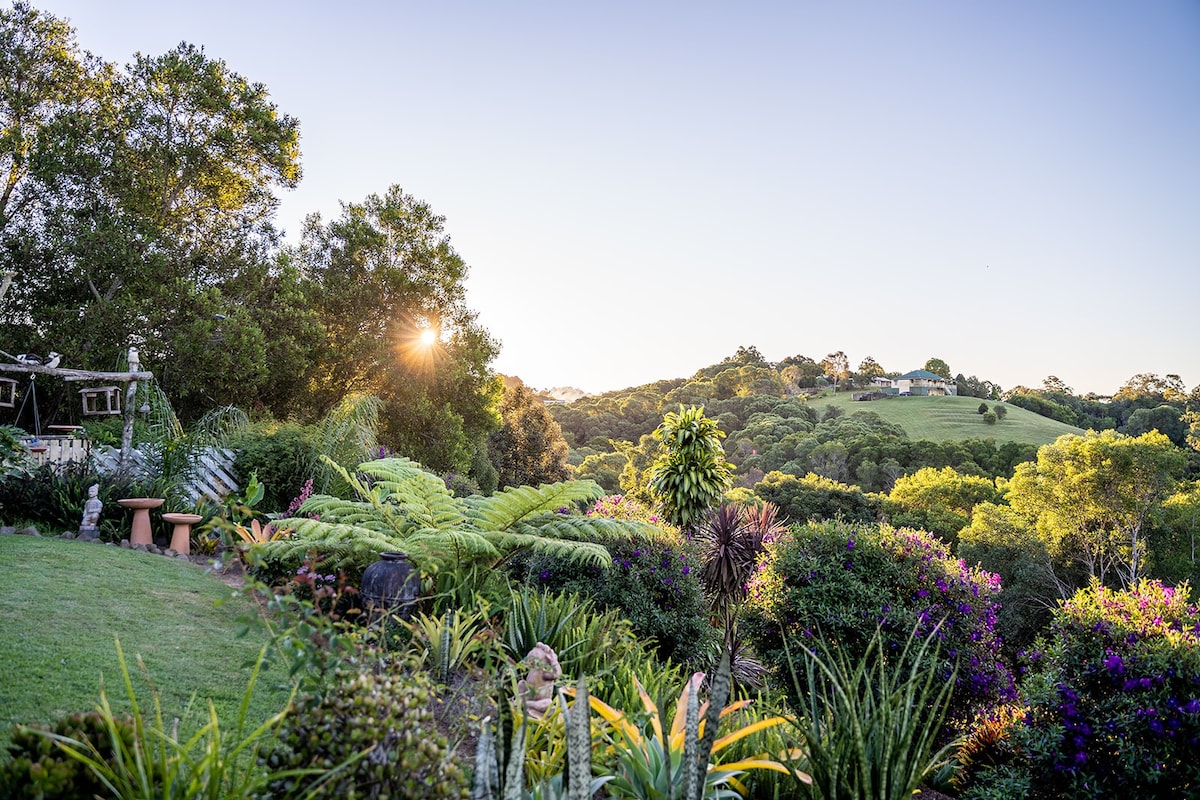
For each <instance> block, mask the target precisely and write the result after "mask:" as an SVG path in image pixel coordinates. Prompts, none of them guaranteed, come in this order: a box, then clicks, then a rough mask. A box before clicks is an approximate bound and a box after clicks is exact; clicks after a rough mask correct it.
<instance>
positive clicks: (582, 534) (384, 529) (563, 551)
mask: <svg viewBox="0 0 1200 800" xmlns="http://www.w3.org/2000/svg"><path fill="white" fill-rule="evenodd" d="M331 468H332V470H333V471H334V472H335V473H336V474H337V475H338V477H339V478H340V479H341V480H342V482H344V483H345V485H346V486H348V487H349V488H350V489H351V490H352V491H353V492H354V494H355V495H356V496H357V497H356V498H355V499H343V498H339V497H332V496H329V495H314V496H313V497H310V498H309V499H308V500H307V501H305V503H304V505H302V506H301V508H300V513H301V514H303V515H306V516H304V517H296V518H292V519H285V520H280V521H278V522H276V523H275V524H276V525H277V526H280V527H286V528H288V529H289V530H290V531H291V534H290V536H288V537H286V538H283V539H279V540H276V541H272V542H262V543H260V544H257V545H255V548H254V549H255V552H256V554H257V555H259V556H261V557H263V558H266V559H268V560H279V559H283V560H286V561H295V562H296V563H297V564H299V561H300V560H301V559H302V558H303V557H304V556H305V554H307V553H308V552H309V551H311V550H316V551H318V552H319V553H321V554H323V555H325V556H326V563H327V564H328V565H329V566H330V567H331V568H335V569H336V568H340V567H346V566H350V565H355V566H359V567H363V566H366V565H367V564H368V563H370V562H371V561H373V560H374V559H375V558H376V556H377V554H379V553H382V552H389V551H393V552H402V553H405V554H407V555H408V556H409V557H410V558H411V559H412V560H413V561H414V563H416V565H417V567H418V569H420V570H421V571H422V572H423V573H425V574H431V573H433V572H440V571H443V570H454V571H456V572H458V573H459V574H460V575H472V576H476V577H477V578H478V576H481V575H486V574H487V573H488V572H489V571H490V570H492V569H494V568H495V567H497V566H499V565H500V564H501V563H503V562H504V561H506V560H507V559H509V558H511V557H512V556H513V555H514V554H516V553H518V552H521V551H529V552H533V553H543V554H552V555H556V556H559V557H565V558H569V559H572V560H574V561H576V562H578V563H584V564H594V565H596V566H598V567H607V566H609V565H610V563H611V560H612V559H611V556H610V555H609V553H608V551H607V550H606V549H605V547H604V542H609V541H615V540H618V539H623V540H626V541H627V540H628V539H630V538H631V537H638V538H643V539H655V538H661V537H664V536H666V535H667V534H666V533H665V532H664V531H662V530H660V529H658V528H656V527H654V526H652V525H648V524H646V523H642V522H632V521H626V520H615V519H608V518H603V517H584V516H580V515H578V514H576V513H572V512H573V509H574V508H575V507H576V505H577V504H578V503H580V502H584V501H589V500H594V499H596V498H597V497H600V496H601V495H602V494H603V490H602V489H601V488H600V487H599V486H598V485H597V484H596V483H594V482H592V481H565V482H563V483H554V484H543V485H541V486H537V487H532V486H520V487H513V488H510V489H506V490H505V491H503V492H500V493H498V494H496V495H493V496H491V497H470V498H457V497H454V496H453V495H452V494H451V493H450V492H449V491H448V490H447V489H446V486H445V484H444V483H443V482H442V480H441V478H439V477H437V476H436V475H432V474H431V473H428V472H426V471H425V470H424V469H422V467H421V466H420V465H419V464H417V463H416V462H414V461H410V460H408V459H406V458H384V459H378V460H375V461H369V462H366V463H363V464H360V465H359V467H358V471H357V473H356V474H351V473H349V472H348V471H347V470H345V469H344V468H342V467H340V466H338V465H336V464H331ZM563 510H567V513H559V512H561V511H563Z"/></svg>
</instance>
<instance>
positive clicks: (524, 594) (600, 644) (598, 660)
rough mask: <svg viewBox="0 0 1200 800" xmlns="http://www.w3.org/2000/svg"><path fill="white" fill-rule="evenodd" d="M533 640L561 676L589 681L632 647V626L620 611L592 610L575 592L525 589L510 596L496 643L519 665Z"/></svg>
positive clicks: (593, 608)
mask: <svg viewBox="0 0 1200 800" xmlns="http://www.w3.org/2000/svg"><path fill="white" fill-rule="evenodd" d="M538 642H542V643H543V644H546V645H548V646H549V647H550V649H551V650H553V651H554V653H555V655H557V656H558V663H559V665H560V666H561V667H562V670H563V674H564V675H567V676H573V677H580V676H584V675H587V676H589V677H591V678H593V679H595V676H597V675H599V674H602V673H606V672H608V671H610V670H611V668H612V665H613V664H614V663H616V662H618V661H620V660H622V659H624V658H625V657H626V656H627V655H630V654H631V653H633V652H634V651H635V650H636V649H637V646H636V637H635V635H634V632H633V627H632V626H631V625H630V623H629V621H628V620H626V619H624V618H623V617H622V616H621V615H620V613H619V612H617V611H614V610H608V611H600V610H597V609H596V607H595V605H594V604H593V602H592V601H591V600H590V599H588V598H584V597H580V596H579V595H577V594H566V593H558V592H555V593H552V592H550V591H546V590H543V591H541V592H538V591H536V590H534V589H533V588H532V587H530V586H524V587H522V588H521V590H520V591H518V592H513V593H512V605H511V607H510V608H509V609H508V612H507V613H506V614H505V615H504V635H503V638H502V639H501V644H502V646H503V647H504V650H505V652H506V653H507V654H508V656H509V658H511V659H512V660H514V661H520V660H522V659H524V658H525V657H526V656H527V655H528V654H529V651H530V650H532V649H533V647H534V645H536V644H537V643H538Z"/></svg>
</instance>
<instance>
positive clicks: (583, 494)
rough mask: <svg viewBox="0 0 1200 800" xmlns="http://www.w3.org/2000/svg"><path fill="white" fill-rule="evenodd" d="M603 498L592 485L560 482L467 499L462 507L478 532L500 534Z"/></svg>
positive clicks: (595, 485)
mask: <svg viewBox="0 0 1200 800" xmlns="http://www.w3.org/2000/svg"><path fill="white" fill-rule="evenodd" d="M603 496H604V490H603V489H601V488H600V485H599V484H597V483H596V482H595V481H591V480H584V481H561V482H559V483H543V484H542V485H541V486H538V487H536V488H535V487H533V486H512V487H509V488H507V489H505V490H504V491H502V492H497V493H496V494H494V495H492V496H491V497H468V498H466V499H465V500H463V503H464V505H466V506H467V508H468V511H467V514H468V516H469V517H470V518H471V520H472V521H473V522H474V523H475V524H476V526H478V527H479V528H480V529H481V530H491V531H500V530H505V529H506V528H511V527H512V526H513V525H516V524H517V523H519V522H521V521H523V520H526V519H528V518H530V517H535V516H538V515H539V514H546V513H551V512H554V511H557V510H558V509H560V508H570V507H571V506H573V505H575V504H576V503H578V502H581V501H589V500H596V499H598V498H600V497H603Z"/></svg>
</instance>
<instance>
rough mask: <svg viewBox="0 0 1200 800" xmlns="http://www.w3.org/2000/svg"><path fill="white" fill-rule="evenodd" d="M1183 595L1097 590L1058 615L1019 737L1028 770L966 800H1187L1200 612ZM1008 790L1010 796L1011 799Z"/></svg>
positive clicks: (1038, 659)
mask: <svg viewBox="0 0 1200 800" xmlns="http://www.w3.org/2000/svg"><path fill="white" fill-rule="evenodd" d="M1188 595H1189V588H1188V586H1187V584H1183V585H1181V586H1180V587H1179V588H1178V589H1172V588H1171V587H1168V586H1164V585H1163V584H1162V583H1160V582H1158V581H1147V580H1143V581H1141V582H1140V583H1139V584H1138V585H1137V586H1136V587H1135V588H1133V589H1131V590H1129V591H1116V590H1112V589H1107V588H1105V587H1103V586H1099V585H1095V584H1093V585H1092V586H1091V587H1089V588H1087V589H1082V590H1080V591H1079V592H1077V593H1076V594H1075V596H1074V597H1072V598H1071V599H1070V600H1069V601H1067V602H1066V603H1064V604H1063V605H1062V606H1061V607H1060V608H1059V609H1058V610H1057V611H1055V614H1054V620H1053V622H1052V623H1051V626H1050V632H1049V634H1048V635H1047V637H1046V639H1045V640H1044V642H1045V650H1044V652H1042V653H1036V652H1035V653H1034V654H1033V658H1032V666H1031V669H1030V673H1029V675H1028V676H1027V678H1026V680H1025V681H1024V683H1023V686H1022V689H1023V691H1024V694H1025V702H1026V704H1027V706H1028V709H1027V711H1026V713H1025V715H1024V717H1023V724H1019V725H1017V726H1015V727H1014V728H1013V729H1012V730H1011V735H1012V737H1013V739H1014V744H1015V751H1016V752H1018V753H1019V754H1020V755H1021V757H1022V759H1023V763H1022V764H1020V765H1018V768H1016V769H1014V768H1013V767H1011V766H1009V765H1008V764H1003V765H1001V766H1000V767H998V768H995V769H983V770H981V772H980V775H979V776H978V778H977V780H976V781H975V783H974V784H973V785H972V786H971V787H969V788H968V791H967V793H966V794H965V795H964V796H965V797H975V798H980V797H1006V796H1009V797H1015V796H1020V795H1019V794H1018V792H1019V791H1020V789H1021V786H1022V783H1023V781H1021V780H1020V779H1019V776H1020V773H1021V772H1024V773H1026V774H1027V775H1028V776H1029V781H1028V782H1029V783H1030V784H1031V785H1032V786H1033V787H1034V788H1033V789H1032V790H1031V791H1030V792H1029V793H1028V795H1026V796H1029V797H1034V798H1051V797H1054V798H1058V797H1101V796H1104V797H1116V796H1129V797H1139V796H1141V797H1185V796H1190V794H1191V793H1193V792H1194V791H1195V787H1196V786H1200V761H1197V760H1196V752H1197V748H1198V747H1200V611H1198V610H1197V608H1196V606H1195V605H1192V604H1191V603H1190V602H1189V597H1188ZM1005 792H1007V794H1006V793H1005Z"/></svg>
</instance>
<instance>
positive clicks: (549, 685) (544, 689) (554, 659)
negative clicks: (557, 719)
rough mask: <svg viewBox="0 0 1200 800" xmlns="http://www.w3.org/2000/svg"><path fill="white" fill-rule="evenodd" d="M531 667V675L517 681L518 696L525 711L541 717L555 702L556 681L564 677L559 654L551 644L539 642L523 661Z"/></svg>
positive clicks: (532, 715)
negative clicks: (523, 704)
mask: <svg viewBox="0 0 1200 800" xmlns="http://www.w3.org/2000/svg"><path fill="white" fill-rule="evenodd" d="M522 663H524V664H525V665H526V666H527V667H529V675H528V676H526V678H525V679H524V680H520V681H517V696H518V697H520V698H521V699H522V701H524V703H525V713H526V714H528V715H529V716H530V717H533V718H534V719H541V718H542V715H543V714H545V713H546V710H547V709H549V708H550V704H551V703H553V702H554V682H555V681H556V680H558V679H559V678H560V677H562V667H560V666H559V665H558V656H557V655H556V654H555V652H554V651H553V650H552V649H550V646H549V645H547V644H543V643H542V642H538V643H537V644H536V645H534V647H533V649H532V650H530V651H529V655H527V656H525V660H524V661H523V662H522Z"/></svg>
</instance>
